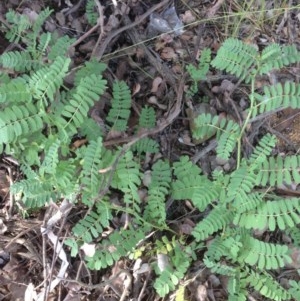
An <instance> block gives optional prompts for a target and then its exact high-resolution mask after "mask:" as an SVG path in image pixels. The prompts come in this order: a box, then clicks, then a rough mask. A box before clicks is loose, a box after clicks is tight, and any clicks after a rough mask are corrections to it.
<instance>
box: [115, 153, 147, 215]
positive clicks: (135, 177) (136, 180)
mask: <svg viewBox="0 0 300 301" xmlns="http://www.w3.org/2000/svg"><path fill="white" fill-rule="evenodd" d="M140 184H141V174H140V170H139V164H138V163H137V162H135V161H134V160H133V154H132V152H131V151H127V152H126V154H125V156H124V157H123V158H122V159H121V160H120V162H119V164H118V165H117V169H116V172H115V174H114V177H113V180H112V183H111V186H112V187H113V188H116V189H119V190H121V191H122V192H123V193H124V202H125V203H126V204H127V205H129V206H130V207H132V208H133V210H134V211H135V212H140V210H141V208H140V202H141V199H140V196H139V194H138V187H139V185H140Z"/></svg>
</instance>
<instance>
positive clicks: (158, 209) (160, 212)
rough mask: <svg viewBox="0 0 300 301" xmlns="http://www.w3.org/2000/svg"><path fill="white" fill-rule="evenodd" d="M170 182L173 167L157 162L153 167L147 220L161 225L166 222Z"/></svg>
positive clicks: (145, 213)
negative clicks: (166, 200) (166, 203)
mask: <svg viewBox="0 0 300 301" xmlns="http://www.w3.org/2000/svg"><path fill="white" fill-rule="evenodd" d="M170 183H171V169H170V166H169V164H168V163H167V162H163V161H158V162H156V163H155V164H154V165H153V167H152V173H151V183H150V185H149V187H148V189H149V190H148V198H147V205H146V208H145V211H144V216H145V219H146V220H149V221H150V222H152V223H155V224H157V225H159V226H163V225H164V224H165V222H166V209H165V199H166V196H167V195H168V193H169V189H170Z"/></svg>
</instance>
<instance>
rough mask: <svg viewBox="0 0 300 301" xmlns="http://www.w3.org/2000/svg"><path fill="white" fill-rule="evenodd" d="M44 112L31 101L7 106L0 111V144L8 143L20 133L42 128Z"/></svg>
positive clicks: (23, 133) (28, 132) (24, 133)
mask: <svg viewBox="0 0 300 301" xmlns="http://www.w3.org/2000/svg"><path fill="white" fill-rule="evenodd" d="M44 116H45V112H43V111H40V110H39V108H37V107H36V106H34V105H33V104H32V103H28V104H24V105H21V106H15V105H13V106H12V107H7V108H6V109H5V110H4V111H2V112H0V144H2V143H10V142H12V141H14V140H15V139H16V138H17V137H19V136H21V135H28V134H30V133H32V132H35V131H38V130H41V129H42V128H43V118H44Z"/></svg>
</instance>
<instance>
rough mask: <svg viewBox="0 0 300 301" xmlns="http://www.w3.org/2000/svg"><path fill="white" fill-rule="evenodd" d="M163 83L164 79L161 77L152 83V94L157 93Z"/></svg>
mask: <svg viewBox="0 0 300 301" xmlns="http://www.w3.org/2000/svg"><path fill="white" fill-rule="evenodd" d="M162 82H163V79H162V78H161V77H156V78H155V79H154V80H153V82H152V89H151V92H152V93H156V92H157V90H158V87H159V85H160V84H161V83H162Z"/></svg>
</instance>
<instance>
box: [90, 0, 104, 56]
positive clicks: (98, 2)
mask: <svg viewBox="0 0 300 301" xmlns="http://www.w3.org/2000/svg"><path fill="white" fill-rule="evenodd" d="M94 1H95V3H96V5H97V8H98V13H99V18H98V20H97V24H98V26H99V27H100V34H99V37H98V40H97V42H96V45H95V47H94V49H93V51H92V54H91V56H92V57H93V56H95V52H96V50H97V48H98V47H99V44H100V42H101V41H102V39H103V37H104V34H105V32H104V15H103V6H102V5H101V3H100V1H99V0H94Z"/></svg>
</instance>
